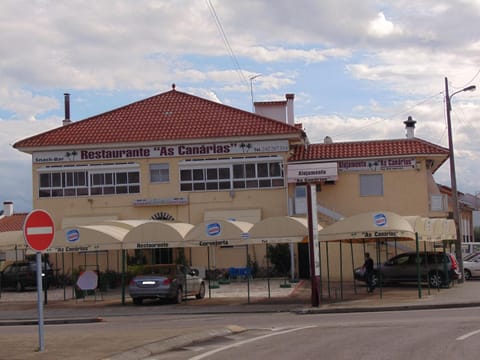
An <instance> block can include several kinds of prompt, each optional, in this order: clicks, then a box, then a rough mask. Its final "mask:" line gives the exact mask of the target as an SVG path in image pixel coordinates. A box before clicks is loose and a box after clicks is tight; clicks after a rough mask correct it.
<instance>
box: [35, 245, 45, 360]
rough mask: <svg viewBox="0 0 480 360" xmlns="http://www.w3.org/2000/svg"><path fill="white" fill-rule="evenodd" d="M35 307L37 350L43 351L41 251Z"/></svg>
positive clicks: (38, 263) (38, 255)
mask: <svg viewBox="0 0 480 360" xmlns="http://www.w3.org/2000/svg"><path fill="white" fill-rule="evenodd" d="M36 260H37V309H38V350H39V351H41V352H42V351H45V337H44V331H43V302H42V253H41V252H40V251H37V254H36Z"/></svg>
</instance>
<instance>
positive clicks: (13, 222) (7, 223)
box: [0, 213, 28, 232]
mask: <svg viewBox="0 0 480 360" xmlns="http://www.w3.org/2000/svg"><path fill="white" fill-rule="evenodd" d="M27 215H28V214H27V213H18V214H13V215H11V216H5V217H3V218H1V219H0V232H7V231H19V230H20V231H22V230H23V223H24V222H25V218H26V217H27Z"/></svg>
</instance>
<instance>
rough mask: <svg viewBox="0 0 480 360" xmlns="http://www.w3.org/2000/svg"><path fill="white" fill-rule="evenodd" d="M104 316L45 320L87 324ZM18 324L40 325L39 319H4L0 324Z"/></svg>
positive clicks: (48, 322)
mask: <svg viewBox="0 0 480 360" xmlns="http://www.w3.org/2000/svg"><path fill="white" fill-rule="evenodd" d="M102 321H103V318H100V317H95V318H81V319H48V320H44V322H43V323H44V325H64V324H86V323H95V322H102ZM17 325H38V320H33V319H29V320H2V321H0V326H17Z"/></svg>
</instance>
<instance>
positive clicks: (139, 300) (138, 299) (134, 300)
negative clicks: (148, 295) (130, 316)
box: [133, 298, 143, 305]
mask: <svg viewBox="0 0 480 360" xmlns="http://www.w3.org/2000/svg"><path fill="white" fill-rule="evenodd" d="M133 303H134V304H135V305H142V303H143V298H133Z"/></svg>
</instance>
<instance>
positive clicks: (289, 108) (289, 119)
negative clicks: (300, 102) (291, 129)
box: [285, 94, 295, 126]
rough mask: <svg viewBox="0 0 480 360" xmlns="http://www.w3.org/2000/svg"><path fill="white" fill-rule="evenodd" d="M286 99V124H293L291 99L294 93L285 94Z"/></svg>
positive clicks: (293, 97)
mask: <svg viewBox="0 0 480 360" xmlns="http://www.w3.org/2000/svg"><path fill="white" fill-rule="evenodd" d="M285 98H286V99H287V124H289V125H292V126H293V125H295V116H294V112H293V99H295V94H285Z"/></svg>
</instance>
